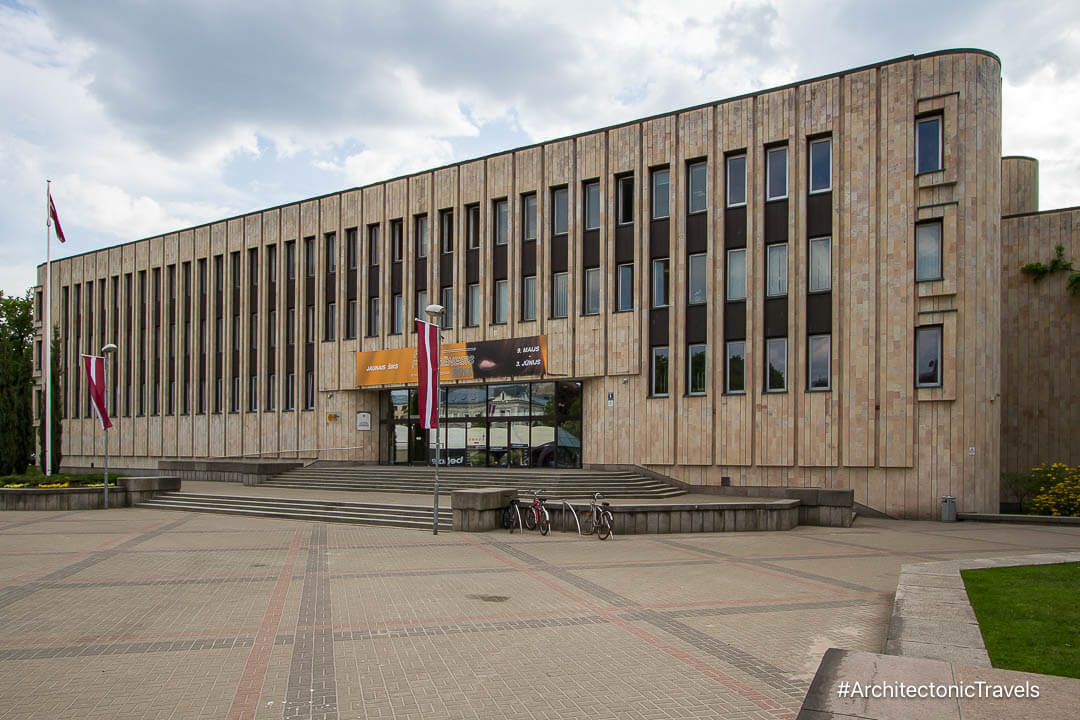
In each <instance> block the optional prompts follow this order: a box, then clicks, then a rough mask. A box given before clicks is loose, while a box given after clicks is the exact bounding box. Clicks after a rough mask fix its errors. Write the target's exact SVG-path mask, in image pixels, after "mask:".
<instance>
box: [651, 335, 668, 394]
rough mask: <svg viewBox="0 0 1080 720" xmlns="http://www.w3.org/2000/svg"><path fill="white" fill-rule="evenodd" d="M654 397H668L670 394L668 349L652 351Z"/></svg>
mask: <svg viewBox="0 0 1080 720" xmlns="http://www.w3.org/2000/svg"><path fill="white" fill-rule="evenodd" d="M651 389H652V393H651V394H652V395H653V396H655V397H667V394H668V349H667V348H666V347H654V348H653V349H652V385H651Z"/></svg>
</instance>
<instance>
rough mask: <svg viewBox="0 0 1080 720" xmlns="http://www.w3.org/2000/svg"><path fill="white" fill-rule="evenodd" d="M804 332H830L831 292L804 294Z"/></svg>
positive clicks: (813, 333) (814, 333)
mask: <svg viewBox="0 0 1080 720" xmlns="http://www.w3.org/2000/svg"><path fill="white" fill-rule="evenodd" d="M806 332H807V333H808V334H810V335H821V334H826V333H831V332H832V293H831V292H825V293H814V294H813V295H807V296H806Z"/></svg>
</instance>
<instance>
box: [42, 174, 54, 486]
mask: <svg viewBox="0 0 1080 720" xmlns="http://www.w3.org/2000/svg"><path fill="white" fill-rule="evenodd" d="M51 184H52V180H46V181H45V294H44V295H45V327H44V328H43V332H42V334H43V335H44V336H45V337H44V338H42V341H43V342H44V343H45V368H44V372H45V448H44V450H45V475H46V476H48V475H52V247H51V245H52V233H51V231H50V227H51V222H52V218H51V217H50V208H49V201H50V198H51V197H52V194H51V187H50V186H51Z"/></svg>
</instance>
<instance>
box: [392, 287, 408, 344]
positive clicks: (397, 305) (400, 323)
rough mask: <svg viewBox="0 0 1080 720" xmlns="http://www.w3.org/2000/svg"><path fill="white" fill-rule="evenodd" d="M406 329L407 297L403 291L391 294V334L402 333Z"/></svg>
mask: <svg viewBox="0 0 1080 720" xmlns="http://www.w3.org/2000/svg"><path fill="white" fill-rule="evenodd" d="M404 330H405V297H404V295H403V294H402V293H394V294H393V295H391V296H390V334H391V335H401V334H402V333H403V332H404Z"/></svg>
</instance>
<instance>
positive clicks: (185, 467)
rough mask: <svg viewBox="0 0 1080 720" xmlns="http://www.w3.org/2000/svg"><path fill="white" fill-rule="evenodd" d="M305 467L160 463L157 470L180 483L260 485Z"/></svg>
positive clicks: (291, 464)
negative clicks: (192, 481)
mask: <svg viewBox="0 0 1080 720" xmlns="http://www.w3.org/2000/svg"><path fill="white" fill-rule="evenodd" d="M300 467H304V463H302V462H299V461H282V460H160V461H158V469H159V470H160V471H162V472H166V473H168V474H169V475H174V476H176V477H178V478H180V479H181V480H212V481H215V482H235V483H243V484H244V485H261V484H262V482H263V480H266V479H267V478H269V477H273V476H274V475H278V474H280V473H283V472H286V471H288V470H294V469H296V468H300Z"/></svg>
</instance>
